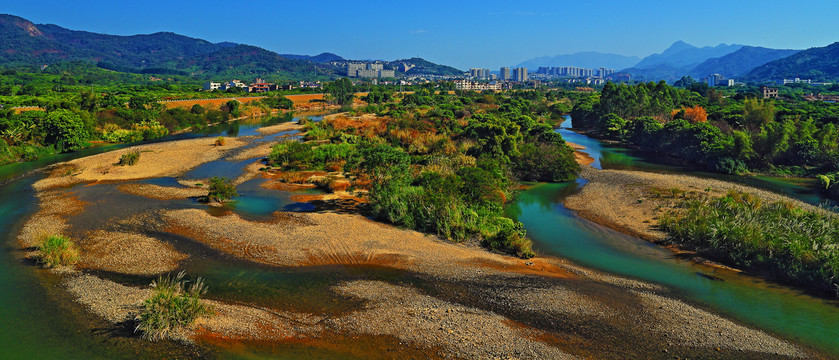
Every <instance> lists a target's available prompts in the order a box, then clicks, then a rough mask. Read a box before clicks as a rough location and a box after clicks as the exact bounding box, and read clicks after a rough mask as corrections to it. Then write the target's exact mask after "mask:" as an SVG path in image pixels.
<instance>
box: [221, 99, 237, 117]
mask: <svg viewBox="0 0 839 360" xmlns="http://www.w3.org/2000/svg"><path fill="white" fill-rule="evenodd" d="M239 105H241V103H240V102H239V101H238V100H230V101H228V102H226V103H224V105H222V111H225V112H227V113H228V114H230V115H233V117H238V116H239Z"/></svg>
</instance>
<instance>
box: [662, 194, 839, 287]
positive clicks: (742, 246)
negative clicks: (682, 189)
mask: <svg viewBox="0 0 839 360" xmlns="http://www.w3.org/2000/svg"><path fill="white" fill-rule="evenodd" d="M684 206H685V209H683V210H681V211H675V212H670V213H668V214H666V215H665V216H664V217H662V219H661V226H662V228H663V229H664V230H665V231H666V232H667V233H668V234H669V235H670V237H671V238H672V239H673V240H675V241H678V242H679V243H682V244H687V245H692V246H696V247H698V248H705V249H711V250H712V253H713V254H715V255H716V256H718V257H720V258H722V259H723V260H725V261H727V262H729V263H733V264H735V265H737V266H742V267H745V268H756V269H760V270H769V271H770V272H771V273H772V274H774V275H776V276H777V277H779V278H781V279H784V280H787V281H790V282H793V283H797V284H800V285H806V286H812V287H815V288H819V289H822V290H824V291H836V290H839V244H837V240H836V239H839V218H837V216H836V215H835V214H831V213H820V212H813V211H805V210H804V209H801V208H798V207H796V206H793V205H792V204H790V203H785V202H775V203H763V202H762V201H761V200H760V198H758V197H756V196H754V195H751V194H747V193H741V192H734V191H732V192H729V194H728V195H726V196H724V197H721V198H718V199H705V200H688V201H686V202H685V204H684ZM837 295H839V294H837Z"/></svg>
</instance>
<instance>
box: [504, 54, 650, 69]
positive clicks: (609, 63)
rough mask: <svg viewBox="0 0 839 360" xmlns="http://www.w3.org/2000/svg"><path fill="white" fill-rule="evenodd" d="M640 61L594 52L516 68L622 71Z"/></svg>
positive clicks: (544, 59)
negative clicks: (562, 67)
mask: <svg viewBox="0 0 839 360" xmlns="http://www.w3.org/2000/svg"><path fill="white" fill-rule="evenodd" d="M639 60H640V58H639V57H637V56H624V55H618V54H604V53H599V52H594V51H586V52H578V53H575V54H567V55H555V56H542V57H537V58H533V59H530V60H526V61H524V62H522V63H520V64H518V65H516V67H526V68H528V69H530V70H531V71H536V69H538V68H539V67H540V66H576V67H582V68H588V69H597V68H600V67H605V68H609V69H624V68H627V67H630V66H632V65H634V64H636V63H637V62H638V61H639Z"/></svg>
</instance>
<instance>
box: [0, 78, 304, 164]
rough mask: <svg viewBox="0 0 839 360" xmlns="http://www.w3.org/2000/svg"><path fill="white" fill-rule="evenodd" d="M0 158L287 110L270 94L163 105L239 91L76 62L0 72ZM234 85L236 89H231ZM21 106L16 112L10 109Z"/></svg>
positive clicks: (286, 101) (279, 96) (286, 103)
mask: <svg viewBox="0 0 839 360" xmlns="http://www.w3.org/2000/svg"><path fill="white" fill-rule="evenodd" d="M0 74H2V76H0V164H4V163H9V162H16V161H31V160H34V159H37V158H39V157H43V156H46V155H50V154H55V153H61V152H71V151H77V150H80V149H83V148H85V147H88V146H90V145H91V142H92V141H104V142H111V143H131V142H138V141H143V140H150V139H155V138H159V137H162V136H164V135H167V134H169V133H171V132H174V131H179V130H183V129H187V128H189V129H201V128H203V127H205V126H208V125H211V124H216V123H220V122H224V121H227V120H229V119H231V118H236V117H240V116H249V115H255V114H266V113H270V112H271V111H272V110H277V109H289V108H291V107H292V106H293V103H292V102H291V100H289V99H288V98H286V97H285V96H283V95H282V94H280V93H272V94H269V96H267V97H265V98H264V99H262V100H260V101H249V102H247V103H244V104H242V103H240V102H239V101H236V100H230V101H227V102H226V103H223V104H222V105H221V106H217V107H213V106H209V105H208V106H206V107H204V106H202V105H198V104H196V105H194V106H192V108H190V109H182V108H170V109H167V108H166V107H165V106H164V105H163V104H162V103H160V102H159V101H161V100H171V99H196V98H198V99H200V98H218V97H229V96H245V95H246V94H238V93H231V94H225V93H222V94H220V93H218V92H201V91H196V90H195V89H198V88H200V82H199V81H200V80H198V79H194V78H190V77H178V76H170V77H168V78H166V81H162V79H160V78H156V77H155V76H153V75H137V74H124V73H118V72H113V71H108V70H103V69H99V68H96V67H93V66H91V65H89V64H85V63H82V62H77V63H65V64H55V65H50V66H49V67H48V68H46V69H43V70H40V69H37V68H32V67H18V68H6V69H3V70H0ZM237 89H238V88H237ZM16 106H21V107H28V108H27V109H23V110H29V111H23V112H20V113H18V111H15V110H14V109H12V107H16Z"/></svg>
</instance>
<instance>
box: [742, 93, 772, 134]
mask: <svg viewBox="0 0 839 360" xmlns="http://www.w3.org/2000/svg"><path fill="white" fill-rule="evenodd" d="M773 120H775V106H774V105H773V104H772V103H771V102H766V101H764V100H763V99H760V100H758V99H745V100H743V121H744V122H745V123H746V125H747V126H749V127H751V128H753V129H757V128H760V126H761V125H765V124H768V123H770V122H772V121H773Z"/></svg>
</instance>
